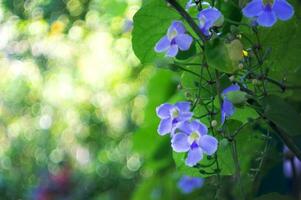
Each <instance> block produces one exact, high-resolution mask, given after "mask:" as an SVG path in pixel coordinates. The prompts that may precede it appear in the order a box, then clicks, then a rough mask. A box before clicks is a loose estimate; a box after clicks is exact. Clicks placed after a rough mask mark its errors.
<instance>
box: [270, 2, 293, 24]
mask: <svg viewBox="0 0 301 200" xmlns="http://www.w3.org/2000/svg"><path fill="white" fill-rule="evenodd" d="M272 9H273V11H274V12H275V13H276V16H277V17H278V18H279V19H281V20H284V21H285V20H288V19H290V18H291V17H292V16H293V15H294V8H293V7H292V6H291V4H289V3H288V2H287V1H286V0H275V2H274V5H273V8H272Z"/></svg>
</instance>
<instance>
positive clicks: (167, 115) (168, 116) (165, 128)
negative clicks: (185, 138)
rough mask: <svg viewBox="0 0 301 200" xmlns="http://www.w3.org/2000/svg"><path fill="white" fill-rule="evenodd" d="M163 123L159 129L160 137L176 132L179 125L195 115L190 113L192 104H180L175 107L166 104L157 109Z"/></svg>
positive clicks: (184, 102)
mask: <svg viewBox="0 0 301 200" xmlns="http://www.w3.org/2000/svg"><path fill="white" fill-rule="evenodd" d="M156 112H157V115H158V117H159V118H160V119H161V122H160V124H159V127H158V133H159V134H160V135H166V134H168V133H172V134H173V132H174V130H175V129H176V127H177V124H178V123H180V122H183V121H187V120H190V119H191V117H192V115H193V113H192V112H190V102H186V101H183V102H178V103H176V104H174V105H172V104H169V103H164V104H162V105H160V106H158V107H157V109H156Z"/></svg>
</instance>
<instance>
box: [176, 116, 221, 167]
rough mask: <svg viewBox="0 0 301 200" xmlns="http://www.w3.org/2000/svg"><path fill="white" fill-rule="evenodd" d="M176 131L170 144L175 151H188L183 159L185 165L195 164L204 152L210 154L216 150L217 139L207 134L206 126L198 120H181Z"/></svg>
mask: <svg viewBox="0 0 301 200" xmlns="http://www.w3.org/2000/svg"><path fill="white" fill-rule="evenodd" d="M178 131H179V132H178V133H176V134H174V135H173V137H172V139H171V146H172V148H173V150H174V151H175V152H188V155H187V158H186V161H185V164H186V165H187V166H189V167H192V166H194V165H196V164H197V163H198V162H199V161H201V160H202V159H203V154H204V153H205V154H207V155H212V154H214V153H215V152H216V150H217V146H218V141H217V139H216V138H215V137H213V136H210V135H207V133H208V128H207V127H206V126H205V125H204V124H202V123H200V122H199V121H197V120H194V121H192V122H188V121H185V122H182V123H181V124H180V125H179V126H178Z"/></svg>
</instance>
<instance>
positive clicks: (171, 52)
mask: <svg viewBox="0 0 301 200" xmlns="http://www.w3.org/2000/svg"><path fill="white" fill-rule="evenodd" d="M177 54H178V45H171V46H170V47H169V49H168V50H167V52H166V56H168V57H175V56H176V55H177Z"/></svg>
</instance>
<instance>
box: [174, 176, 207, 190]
mask: <svg viewBox="0 0 301 200" xmlns="http://www.w3.org/2000/svg"><path fill="white" fill-rule="evenodd" d="M204 181H205V179H203V178H199V177H190V176H183V177H182V178H181V179H180V181H179V182H178V187H179V188H180V189H181V191H182V192H183V193H185V194H188V193H191V192H192V191H193V190H195V189H198V188H201V187H202V186H203V185H204Z"/></svg>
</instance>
